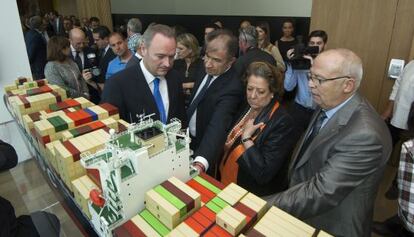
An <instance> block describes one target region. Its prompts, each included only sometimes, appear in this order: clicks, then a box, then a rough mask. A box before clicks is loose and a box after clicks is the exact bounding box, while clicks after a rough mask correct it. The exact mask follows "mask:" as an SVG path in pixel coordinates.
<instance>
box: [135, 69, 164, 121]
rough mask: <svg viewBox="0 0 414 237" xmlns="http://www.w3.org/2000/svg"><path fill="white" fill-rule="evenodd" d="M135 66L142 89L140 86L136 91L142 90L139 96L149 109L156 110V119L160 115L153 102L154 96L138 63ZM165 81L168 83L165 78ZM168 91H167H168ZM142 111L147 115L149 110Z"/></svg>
mask: <svg viewBox="0 0 414 237" xmlns="http://www.w3.org/2000/svg"><path fill="white" fill-rule="evenodd" d="M135 68H136V70H137V73H138V75H139V76H138V78H141V79H142V84H141V83H140V84H141V85H142V90H141V88H137V91H142V93H143V95H142V97H141V98H142V99H143V100H144V101H145V103H144V104H147V105H148V106H149V107H150V108H151V110H153V111H156V112H155V114H156V119H159V118H160V115H159V112H158V107H157V104H156V103H155V99H154V96H153V94H152V92H151V89H150V87H149V84H148V83H147V80H146V79H145V76H144V73H142V70H141V66H140V64H137V65H136V67H135ZM167 83H168V80H167ZM168 93H169V91H168ZM142 112H144V113H145V115H149V111H142Z"/></svg>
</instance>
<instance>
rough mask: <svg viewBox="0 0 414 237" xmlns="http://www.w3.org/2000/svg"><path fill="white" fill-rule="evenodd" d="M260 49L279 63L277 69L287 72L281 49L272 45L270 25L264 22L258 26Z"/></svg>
mask: <svg viewBox="0 0 414 237" xmlns="http://www.w3.org/2000/svg"><path fill="white" fill-rule="evenodd" d="M256 31H257V42H258V48H259V49H261V50H263V51H265V52H267V53H269V54H270V55H272V56H273V58H274V59H275V60H276V62H277V68H278V69H280V70H282V71H285V63H284V61H283V58H282V55H280V52H279V49H278V48H277V47H276V46H274V45H273V44H272V43H270V28H269V23H267V22H265V21H262V22H258V23H257V26H256Z"/></svg>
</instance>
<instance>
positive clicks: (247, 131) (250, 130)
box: [242, 119, 263, 139]
mask: <svg viewBox="0 0 414 237" xmlns="http://www.w3.org/2000/svg"><path fill="white" fill-rule="evenodd" d="M253 122H254V119H249V120H248V121H247V123H246V124H244V127H243V135H242V139H244V138H249V137H252V136H253V134H254V132H255V131H256V130H257V129H258V128H260V126H262V125H263V123H258V124H256V125H255V124H253Z"/></svg>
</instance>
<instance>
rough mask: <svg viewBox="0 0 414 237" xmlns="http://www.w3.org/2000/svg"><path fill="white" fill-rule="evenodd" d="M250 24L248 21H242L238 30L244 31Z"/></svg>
mask: <svg viewBox="0 0 414 237" xmlns="http://www.w3.org/2000/svg"><path fill="white" fill-rule="evenodd" d="M251 25H252V24H251V23H250V21H248V20H243V21H242V22H241V23H240V28H239V30H240V29H244V28H246V27H249V26H251Z"/></svg>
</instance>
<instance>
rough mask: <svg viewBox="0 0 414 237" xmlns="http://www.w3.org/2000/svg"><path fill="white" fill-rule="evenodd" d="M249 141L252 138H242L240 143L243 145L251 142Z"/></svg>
mask: <svg viewBox="0 0 414 237" xmlns="http://www.w3.org/2000/svg"><path fill="white" fill-rule="evenodd" d="M251 140H252V137H246V138H242V140H241V142H242V143H245V142H247V141H251Z"/></svg>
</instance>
